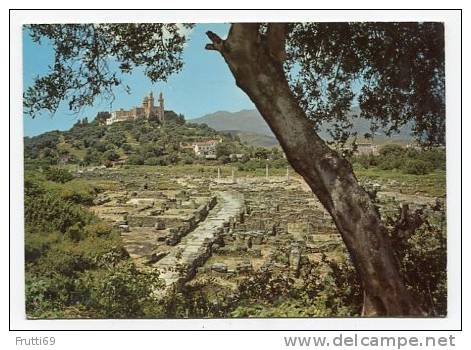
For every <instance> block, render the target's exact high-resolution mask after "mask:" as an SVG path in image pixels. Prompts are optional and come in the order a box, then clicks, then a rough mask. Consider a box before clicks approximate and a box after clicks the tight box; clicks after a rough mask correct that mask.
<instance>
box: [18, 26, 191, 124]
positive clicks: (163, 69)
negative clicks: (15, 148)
mask: <svg viewBox="0 0 471 350" xmlns="http://www.w3.org/2000/svg"><path fill="white" fill-rule="evenodd" d="M191 27H192V25H191V24H183V25H179V24H170V23H165V24H164V23H142V24H136V23H129V24H40V25H28V26H27V27H26V29H27V30H28V31H29V33H30V35H31V38H32V40H33V41H34V42H36V43H38V44H41V43H45V44H50V45H51V46H52V48H53V50H54V55H55V56H54V62H53V63H52V65H50V66H49V72H48V73H47V74H46V75H45V76H42V77H37V78H36V79H35V81H34V84H33V85H32V86H31V87H28V88H27V89H26V91H25V93H24V109H25V113H26V114H28V115H30V116H32V117H34V116H35V114H36V113H37V112H39V111H41V110H46V111H48V112H50V113H54V112H56V111H57V109H58V107H59V104H60V103H61V101H63V100H66V101H67V102H68V107H69V109H70V110H71V111H73V112H78V111H80V109H81V108H82V107H84V106H91V105H93V103H94V101H95V99H96V98H97V97H98V96H102V97H105V98H107V99H113V96H114V95H113V89H114V88H115V87H116V86H118V85H120V84H121V83H122V79H121V78H122V74H123V73H124V74H126V73H131V72H132V70H133V69H135V68H137V67H142V68H144V73H145V74H146V75H147V76H148V77H149V79H150V80H151V81H152V82H155V81H158V80H163V81H165V80H166V79H167V78H168V77H169V76H170V75H171V74H173V73H177V72H178V71H180V70H181V68H182V66H183V62H182V52H183V47H184V44H185V42H186V40H187V38H186V37H185V35H184V32H185V30H187V29H190V28H191Z"/></svg>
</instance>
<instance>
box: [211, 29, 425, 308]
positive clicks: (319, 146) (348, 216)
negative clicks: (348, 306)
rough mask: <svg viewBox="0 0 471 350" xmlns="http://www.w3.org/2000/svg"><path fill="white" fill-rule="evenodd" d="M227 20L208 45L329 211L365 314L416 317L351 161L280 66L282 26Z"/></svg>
mask: <svg viewBox="0 0 471 350" xmlns="http://www.w3.org/2000/svg"><path fill="white" fill-rule="evenodd" d="M259 27H260V26H259V25H258V24H252V23H250V24H232V26H231V29H230V32H229V35H228V38H227V39H226V40H222V39H220V38H219V37H218V36H217V35H216V34H214V33H212V32H208V33H207V35H208V37H209V38H210V39H211V41H212V43H211V44H208V45H207V46H206V48H207V49H209V50H216V51H219V52H220V53H221V54H222V56H223V57H224V59H225V61H226V62H227V64H228V66H229V68H230V70H231V72H232V74H233V75H234V78H235V80H236V84H237V86H239V87H240V88H241V89H242V90H243V91H244V92H245V93H246V94H247V95H248V96H249V98H250V99H251V100H252V101H253V102H254V104H255V105H256V107H257V109H258V110H259V112H260V113H261V115H262V116H263V118H264V119H265V120H266V122H267V123H268V125H269V126H270V128H271V129H272V131H273V133H274V134H275V135H276V137H277V139H278V141H279V142H280V145H281V147H282V148H283V150H284V152H285V153H286V156H287V158H288V161H289V162H290V164H291V165H292V166H293V168H294V169H295V170H296V171H297V172H298V173H299V174H300V175H301V176H302V177H303V178H304V180H305V181H306V183H307V184H308V185H309V186H310V188H311V189H312V191H313V192H314V194H315V195H316V196H317V198H318V199H319V200H320V202H321V203H322V204H323V206H324V207H325V208H326V210H327V211H328V212H329V213H330V215H331V216H332V218H333V220H334V222H335V224H336V226H337V228H338V230H339V232H340V234H341V236H342V239H343V241H344V242H345V244H346V246H347V249H348V251H349V253H350V256H351V258H352V261H353V263H354V265H355V268H356V270H357V272H358V274H359V276H360V279H361V283H362V287H363V291H364V303H363V312H362V313H363V315H365V316H418V315H423V312H422V310H421V309H420V307H419V306H418V305H417V304H416V303H415V302H414V300H413V299H412V298H411V296H410V295H409V293H408V291H407V289H406V287H405V285H404V283H403V280H402V278H401V276H400V273H399V271H398V267H397V266H396V263H395V258H394V253H393V250H392V247H391V243H390V241H389V237H388V233H387V230H386V227H385V226H384V225H383V223H382V222H381V218H380V216H379V213H378V212H377V210H376V208H375V206H374V205H373V203H372V202H371V200H370V198H369V196H368V194H367V193H366V192H365V191H364V190H363V188H362V187H361V186H360V185H359V184H358V181H357V179H356V177H355V175H354V173H353V170H352V167H351V165H350V163H349V162H348V161H347V160H345V159H344V158H342V157H340V156H339V155H338V154H337V153H336V152H335V151H333V150H331V149H330V148H329V147H328V146H327V145H326V143H325V142H324V141H323V140H322V139H321V138H320V137H319V136H318V135H317V134H316V132H315V131H314V128H313V127H312V124H311V122H310V121H309V120H308V118H307V116H306V114H305V112H304V111H303V110H302V109H301V108H300V106H299V105H298V103H297V101H296V99H295V98H294V96H293V95H292V93H291V90H290V88H289V85H288V81H287V79H286V77H285V74H284V71H283V57H284V45H285V34H284V30H285V29H284V28H285V26H284V25H283V24H270V25H269V27H268V31H267V34H266V35H265V36H261V35H260V34H259Z"/></svg>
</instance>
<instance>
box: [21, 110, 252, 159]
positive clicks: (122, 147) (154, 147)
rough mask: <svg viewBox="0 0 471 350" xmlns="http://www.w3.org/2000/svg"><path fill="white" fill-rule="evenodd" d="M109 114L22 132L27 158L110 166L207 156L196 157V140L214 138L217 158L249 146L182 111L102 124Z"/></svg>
mask: <svg viewBox="0 0 471 350" xmlns="http://www.w3.org/2000/svg"><path fill="white" fill-rule="evenodd" d="M107 118H109V113H107V112H100V113H98V115H97V117H96V118H95V119H94V120H93V121H90V122H89V121H88V119H87V118H84V119H82V120H79V121H78V122H77V123H76V124H75V125H74V126H73V127H72V128H71V129H70V130H67V131H57V130H56V131H50V132H47V133H44V134H41V135H38V136H34V137H25V138H24V146H25V162H26V164H31V163H39V164H44V165H47V164H50V165H52V164H80V165H106V166H111V165H113V164H116V163H123V164H130V165H142V164H146V165H170V164H177V163H181V164H191V163H193V162H194V161H205V157H198V156H197V155H196V154H195V151H194V149H193V148H192V147H191V145H192V143H195V142H200V143H204V142H210V143H211V142H212V144H213V147H214V149H213V150H212V151H213V152H214V155H215V156H216V153H217V157H218V158H220V157H222V156H229V155H230V154H233V153H236V154H242V153H244V154H245V153H248V152H249V151H250V150H248V149H247V147H246V146H245V145H243V144H242V143H241V142H240V140H239V139H238V137H237V136H233V135H231V134H228V133H221V132H218V131H216V130H214V129H212V128H210V127H208V126H206V125H200V124H195V123H187V122H186V121H185V118H184V117H183V116H182V115H177V114H176V113H174V112H173V111H165V122H164V123H162V122H161V121H159V120H158V119H155V118H150V119H146V118H137V119H135V120H126V121H120V122H117V123H113V124H111V125H105V124H106V123H105V121H106V119H107ZM184 145H186V146H187V147H184ZM188 145H190V146H189V147H188ZM206 158H209V157H206Z"/></svg>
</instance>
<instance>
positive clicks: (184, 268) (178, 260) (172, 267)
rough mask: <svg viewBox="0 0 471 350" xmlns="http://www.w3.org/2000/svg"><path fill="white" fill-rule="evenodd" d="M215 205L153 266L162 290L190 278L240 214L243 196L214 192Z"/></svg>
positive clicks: (231, 192) (242, 206) (230, 192)
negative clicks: (160, 280) (162, 282)
mask: <svg viewBox="0 0 471 350" xmlns="http://www.w3.org/2000/svg"><path fill="white" fill-rule="evenodd" d="M217 198H218V202H217V204H216V206H215V207H214V208H213V209H212V210H211V211H210V212H209V214H208V216H207V217H206V219H205V220H204V221H202V222H201V223H200V224H199V225H198V226H197V227H196V228H195V230H193V231H192V232H190V233H189V234H188V235H187V236H185V237H184V238H183V239H182V240H181V242H180V243H179V244H178V245H176V246H175V247H174V249H172V251H171V252H170V253H169V254H168V255H167V256H165V257H164V258H162V259H161V260H159V261H158V262H157V263H155V264H154V265H153V266H154V267H155V268H156V269H158V270H159V272H160V278H162V279H163V280H164V281H165V285H166V288H170V287H171V286H173V285H175V284H177V285H178V284H179V283H182V282H185V281H187V280H189V279H190V278H192V277H193V275H194V273H195V272H196V268H197V267H198V266H201V265H203V264H204V262H205V261H206V260H207V259H208V258H209V257H210V256H211V246H212V245H213V243H214V242H215V241H216V240H217V238H218V235H219V234H221V233H222V231H223V230H224V226H227V225H228V224H229V221H230V220H231V219H235V218H236V217H238V215H239V214H240V213H241V212H242V211H243V208H244V199H243V195H242V194H241V193H239V192H235V191H224V192H217Z"/></svg>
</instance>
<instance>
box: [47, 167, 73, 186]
mask: <svg viewBox="0 0 471 350" xmlns="http://www.w3.org/2000/svg"><path fill="white" fill-rule="evenodd" d="M44 175H45V177H46V179H48V180H49V181H54V182H59V183H62V184H63V183H66V182H68V181H70V180H72V179H73V178H74V176H73V175H72V174H71V173H70V172H69V171H67V170H66V169H61V168H55V167H51V168H47V169H46V170H45V171H44Z"/></svg>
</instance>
